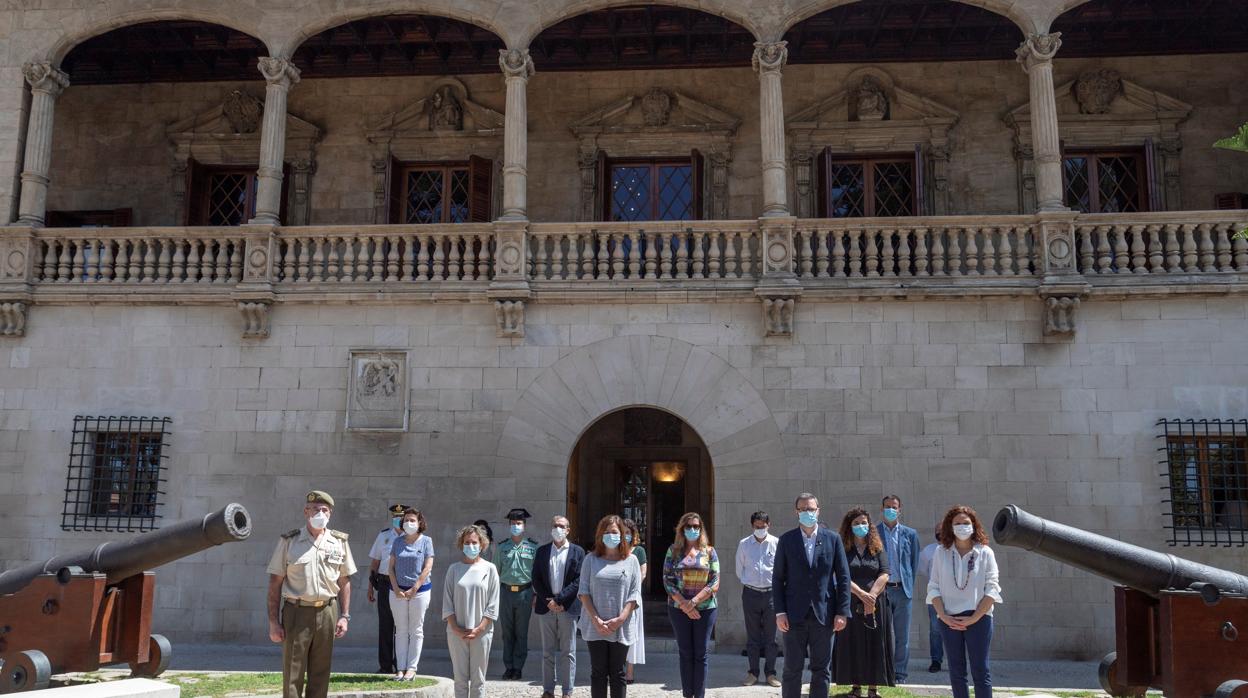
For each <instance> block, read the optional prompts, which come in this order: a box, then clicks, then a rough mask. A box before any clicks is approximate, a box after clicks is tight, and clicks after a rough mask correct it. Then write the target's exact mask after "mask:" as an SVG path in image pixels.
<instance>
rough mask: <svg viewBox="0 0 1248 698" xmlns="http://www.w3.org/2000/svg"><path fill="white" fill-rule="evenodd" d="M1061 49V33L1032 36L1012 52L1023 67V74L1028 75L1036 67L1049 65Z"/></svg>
mask: <svg viewBox="0 0 1248 698" xmlns="http://www.w3.org/2000/svg"><path fill="white" fill-rule="evenodd" d="M1061 47H1062V33H1061V32H1053V33H1052V34H1032V35H1031V36H1030V37H1029V38H1028V39H1027V40H1026V41H1024V42H1023V43H1022V44H1021V45H1020V46H1019V47H1018V49H1017V50H1016V51H1015V52H1014V54H1015V55H1016V56H1018V62H1019V63H1021V64H1022V65H1023V72H1025V73H1030V72H1031V69H1032V68H1034V67H1036V66H1037V65H1050V64H1052V62H1053V57H1054V56H1056V55H1057V50H1058V49H1060V48H1061Z"/></svg>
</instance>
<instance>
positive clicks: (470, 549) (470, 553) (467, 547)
mask: <svg viewBox="0 0 1248 698" xmlns="http://www.w3.org/2000/svg"><path fill="white" fill-rule="evenodd" d="M480 554H481V546H480V545H479V544H477V543H464V557H466V558H468V559H469V560H475V559H477V556H478V555H480Z"/></svg>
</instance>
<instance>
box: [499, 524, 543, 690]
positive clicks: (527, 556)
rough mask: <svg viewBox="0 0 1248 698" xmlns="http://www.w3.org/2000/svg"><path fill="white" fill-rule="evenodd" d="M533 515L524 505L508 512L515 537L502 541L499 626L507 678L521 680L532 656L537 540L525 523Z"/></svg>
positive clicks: (505, 676) (504, 673)
mask: <svg viewBox="0 0 1248 698" xmlns="http://www.w3.org/2000/svg"><path fill="white" fill-rule="evenodd" d="M530 516H532V515H531V514H529V512H528V511H526V510H524V509H522V508H519V507H517V508H515V509H512V510H511V511H509V512H507V523H509V524H510V525H511V537H510V538H508V539H507V540H505V541H503V542H502V543H499V544H498V559H497V560H495V564H496V565H498V577H499V582H500V584H501V585H502V593H501V594H500V595H499V596H500V598H499V604H498V605H499V613H498V629H499V632H500V633H501V634H502V636H503V666H504V667H506V671H504V672H503V679H504V680H515V681H519V680H520V678H521V674H522V672H523V671H524V660H525V659H527V658H528V656H529V618H530V616H531V614H532V613H533V589H532V587H531V586H530V585H531V583H532V581H533V558H535V557H537V541H535V540H533V539H532V538H525V537H524V523H525V521H526V520H527V519H529V517H530Z"/></svg>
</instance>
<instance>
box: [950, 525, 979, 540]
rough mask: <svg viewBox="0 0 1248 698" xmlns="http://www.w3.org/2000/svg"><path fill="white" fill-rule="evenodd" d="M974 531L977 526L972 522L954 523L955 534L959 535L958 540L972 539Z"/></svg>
mask: <svg viewBox="0 0 1248 698" xmlns="http://www.w3.org/2000/svg"><path fill="white" fill-rule="evenodd" d="M973 533H975V527H974V526H972V525H971V524H954V527H953V535H955V536H957V537H958V540H970V538H971V535H972V534H973Z"/></svg>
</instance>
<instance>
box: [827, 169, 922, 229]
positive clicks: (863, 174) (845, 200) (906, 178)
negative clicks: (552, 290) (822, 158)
mask: <svg viewBox="0 0 1248 698" xmlns="http://www.w3.org/2000/svg"><path fill="white" fill-rule="evenodd" d="M823 169H824V173H823V177H824V201H825V204H826V207H825V210H826V213H825V214H823V215H826V216H828V217H829V218H859V217H863V216H868V217H873V216H913V215H916V214H917V212H918V197H917V192H918V188H917V186H916V183H915V171H914V159H913V158H912V157H908V158H902V157H887V158H869V159H859V160H834V159H831V158H829V160H828V162H827V163H826V165H825V166H824V168H823Z"/></svg>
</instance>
